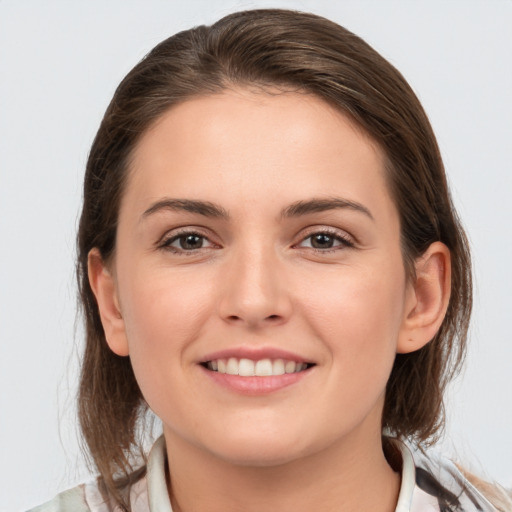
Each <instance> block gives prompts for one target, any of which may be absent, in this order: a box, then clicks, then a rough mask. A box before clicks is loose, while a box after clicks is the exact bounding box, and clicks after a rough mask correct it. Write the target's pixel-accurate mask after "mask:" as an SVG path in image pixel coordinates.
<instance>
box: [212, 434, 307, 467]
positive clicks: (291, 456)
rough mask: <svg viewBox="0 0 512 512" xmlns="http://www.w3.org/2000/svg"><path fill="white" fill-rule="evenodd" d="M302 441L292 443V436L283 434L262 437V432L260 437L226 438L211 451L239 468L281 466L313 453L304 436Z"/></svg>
mask: <svg viewBox="0 0 512 512" xmlns="http://www.w3.org/2000/svg"><path fill="white" fill-rule="evenodd" d="M293 439H296V438H295V437H294V438H293ZM301 439H302V443H300V444H299V443H298V442H297V441H291V436H285V435H283V432H280V433H279V435H278V436H270V435H262V433H261V432H260V433H259V436H237V438H235V439H233V438H232V437H228V438H226V437H224V438H223V439H222V441H221V443H219V444H216V446H215V448H214V449H213V450H210V451H211V453H212V454H213V455H214V456H215V457H218V458H220V459H223V460H225V461H226V462H228V463H230V464H233V465H237V466H246V467H272V466H280V465H283V464H287V463H289V462H292V461H294V460H296V459H299V458H303V457H304V456H306V455H308V454H309V453H308V452H310V451H313V450H312V448H311V447H310V449H309V450H308V448H307V445H304V444H303V443H304V436H301Z"/></svg>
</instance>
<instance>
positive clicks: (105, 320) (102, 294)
mask: <svg viewBox="0 0 512 512" xmlns="http://www.w3.org/2000/svg"><path fill="white" fill-rule="evenodd" d="M87 258H88V259H87V269H88V274H89V284H90V285H91V288H92V291H93V293H94V295H95V297H96V302H97V303H98V309H99V313H100V318H101V323H102V325H103V330H104V331H105V338H106V340H107V343H108V346H109V347H110V349H111V350H112V352H114V353H115V354H117V355H118V356H127V355H128V354H129V350H128V342H127V339H126V330H125V325H124V320H123V316H122V315H121V308H120V306H119V299H118V297H117V289H116V283H115V280H114V277H113V275H112V273H111V272H110V270H109V269H108V268H107V266H106V265H105V263H104V261H103V258H102V257H101V254H100V252H99V250H98V249H96V248H94V249H92V250H91V251H90V252H89V254H88V257H87Z"/></svg>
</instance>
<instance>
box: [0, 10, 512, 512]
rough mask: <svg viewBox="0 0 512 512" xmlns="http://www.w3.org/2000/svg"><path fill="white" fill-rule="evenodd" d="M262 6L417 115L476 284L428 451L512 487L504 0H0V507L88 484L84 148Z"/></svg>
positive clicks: (511, 233) (509, 124)
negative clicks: (308, 28) (337, 48)
mask: <svg viewBox="0 0 512 512" xmlns="http://www.w3.org/2000/svg"><path fill="white" fill-rule="evenodd" d="M264 6H265V7H288V8H294V9H299V10H305V11H312V12H315V13H318V14H321V15H324V16H326V17H328V18H331V19H332V20H334V21H336V22H338V23H340V24H341V25H344V26H346V27H347V28H349V29H350V30H352V31H353V32H355V33H356V34H358V35H360V36H362V37H363V38H365V39H366V40H367V41H368V42H369V43H370V44H372V45H373V46H374V47H375V48H376V49H377V50H378V51H380V52H381V53H382V54H383V55H384V56H385V57H386V58H388V59H389V60H390V61H391V62H392V63H393V64H394V65H396V66H397V67H398V69H399V70H400V71H401V72H402V73H403V74H404V75H405V77H406V78H407V79H408V80H409V82H410V83H411V85H412V87H413V88H414V90H415V91H416V92H417V94H418V95H419V97H420V100H421V101H422V102H423V105H424V107H425V109H426V110H427V113H428V114H429V116H430V119H431V122H432V124H433V126H434V130H435V131H436V134H437V136H438V140H439V143H440V146H441V150H442V153H443V156H444V159H445V164H446V168H447V172H448V177H449V181H450V183H451V185H452V191H453V195H454V200H455V203H456V205H457V206H458V208H459V211H460V214H461V217H462V219H463V222H464V224H465V226H466V228H467V231H468V234H469V237H470V240H471V245H472V247H473V254H474V267H475V280H476V288H475V312H474V319H473V326H472V331H471V344H470V351H469V356H468V360H467V366H466V371H465V373H464V375H463V377H462V378H459V379H458V380H457V381H456V382H455V384H454V385H453V386H452V388H451V389H450V393H449V397H448V420H449V421H448V428H447V434H446V438H445V440H444V441H443V442H442V443H441V444H440V445H439V446H438V448H439V449H440V450H443V451H445V452H446V453H448V454H451V455H453V456H455V457H456V458H457V460H459V461H461V462H462V463H463V464H464V465H466V466H467V467H470V468H472V469H473V470H475V471H476V472H478V473H482V472H483V474H484V475H486V476H487V477H489V478H493V477H494V478H496V479H497V480H498V481H500V482H502V483H503V484H505V485H508V486H511V485H512V441H511V439H510V438H511V431H512V384H511V361H512V340H511V335H510V322H511V315H510V310H511V307H512V301H511V291H510V290H511V288H512V228H511V226H510V222H511V220H512V200H511V192H512V177H511V161H512V142H511V136H512V99H511V91H512V64H511V62H512V31H511V27H512V2H511V1H508V0H479V1H477V0H473V1H471V0H462V1H454V0H452V1H446V0H443V1H440V0H428V1H414V2H412V1H406V0H404V1H364V0H363V1H338V2H334V1H329V0H324V1H308V0H303V1H299V0H297V1H292V0H290V1H272V2H267V1H252V2H249V1H234V0H232V1H220V0H208V1H202V0H189V1H187V2H177V1H176V2H173V1H163V0H145V1H144V0H109V1H108V2H103V1H100V0H89V1H85V0H84V1H78V0H76V1H73V2H70V1H60V2H59V1H55V0H46V1H42V0H39V1H38V0H33V1H29V0H24V1H20V0H11V1H7V0H0V393H1V394H0V461H1V464H0V496H1V498H0V510H23V509H25V508H28V507H30V506H33V505H36V504H37V503H40V502H42V501H45V500H47V499H49V498H51V497H52V496H53V495H54V494H55V493H56V492H58V491H60V490H63V489H65V488H67V487H69V486H71V485H74V484H75V483H77V482H78V481H80V480H83V479H84V478H87V476H88V473H87V471H86V469H85V466H84V464H83V462H82V459H81V457H80V455H79V448H78V442H77V434H76V431H75V417H74V395H75V391H76V383H77V360H78V353H79V351H80V344H81V329H80V323H79V322H78V327H77V328H76V329H75V309H76V302H75V294H76V288H75V284H74V261H73V260H74V237H75V230H76V224H77V215H78V210H79V204H80V196H81V192H80V187H81V180H82V174H83V169H84V166H85V161H86V157H87V152H88V148H89V146H90V144H91V142H92V139H93V136H94V134H95V130H96V129H97V127H98V125H99V122H100V119H101V117H102V115H103V111H104V109H105V108H106V106H107V104H108V102H109V100H110V98H111V96H112V94H113V91H114V89H115V87H116V86H117V84H118V82H119V81H120V80H121V78H122V77H123V76H124V75H125V74H126V73H127V72H128V71H129V70H130V68H131V67H133V65H135V63H136V62H137V61H138V60H139V59H140V58H142V57H143V55H144V54H145V53H146V52H147V51H149V50H150V49H151V48H152V47H153V46H154V45H155V44H156V43H158V42H159V41H161V40H162V39H164V38H166V37H168V36H169V35H171V34H173V33H175V32H176V31H178V30H182V29H187V28H190V27H192V26H194V25H198V24H202V23H211V22H213V21H215V20H216V19H218V18H220V17H221V16H223V15H225V14H228V13H230V12H233V11H235V10H240V9H248V8H256V7H264Z"/></svg>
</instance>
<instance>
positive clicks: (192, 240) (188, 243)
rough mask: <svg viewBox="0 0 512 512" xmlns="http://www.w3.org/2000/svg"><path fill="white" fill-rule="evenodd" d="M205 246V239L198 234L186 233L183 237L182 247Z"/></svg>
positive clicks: (194, 247) (195, 247) (196, 247)
mask: <svg viewBox="0 0 512 512" xmlns="http://www.w3.org/2000/svg"><path fill="white" fill-rule="evenodd" d="M202 246H203V239H202V237H200V236H198V235H186V236H184V237H182V238H181V247H182V249H200V248H201V247H202Z"/></svg>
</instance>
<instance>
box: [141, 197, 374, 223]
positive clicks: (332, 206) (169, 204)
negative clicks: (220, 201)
mask: <svg viewBox="0 0 512 512" xmlns="http://www.w3.org/2000/svg"><path fill="white" fill-rule="evenodd" d="M337 209H348V210H353V211H356V212H360V213H363V214H364V215H366V216H367V217H369V218H370V219H372V220H374V218H373V215H372V214H371V212H370V210H369V209H368V208H366V206H363V205H362V204H360V203H358V202H355V201H350V200H348V199H342V198H339V197H329V198H313V199H308V200H303V201H296V202H295V203H292V204H290V205H289V206H287V207H286V208H284V209H283V210H282V211H281V213H280V217H281V218H296V217H301V216H303V215H308V214H310V213H317V212H325V211H329V210H337ZM165 210H170V211H186V212H190V213H197V214H199V215H203V216H204V217H212V218H220V219H225V220H228V219H229V218H230V215H229V213H228V212H227V210H225V209H224V208H223V207H222V206H219V205H216V204H215V203H212V202H210V201H198V200H194V199H172V198H165V199H162V200H160V201H157V202H156V203H154V204H152V205H151V206H150V207H149V208H148V209H147V210H146V211H145V212H144V213H143V214H142V218H143V219H144V218H146V217H149V216H150V215H153V214H154V213H157V212H160V211H165Z"/></svg>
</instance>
